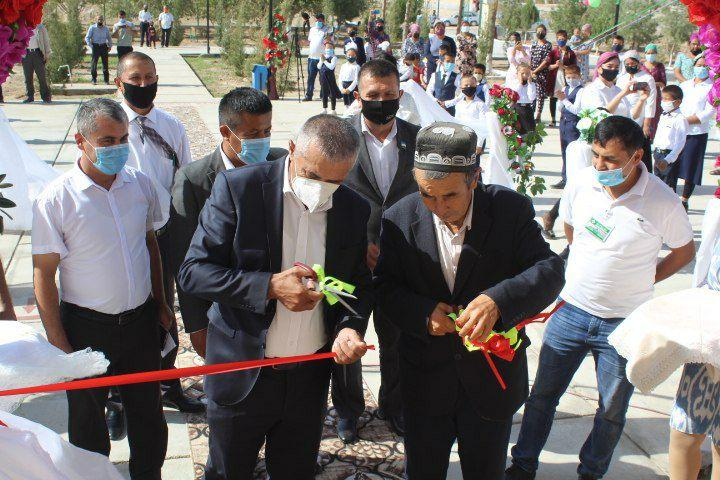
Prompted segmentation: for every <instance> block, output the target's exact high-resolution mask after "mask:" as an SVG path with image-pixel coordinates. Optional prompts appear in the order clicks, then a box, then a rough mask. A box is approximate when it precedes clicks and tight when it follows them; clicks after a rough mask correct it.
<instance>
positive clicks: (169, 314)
mask: <svg viewBox="0 0 720 480" xmlns="http://www.w3.org/2000/svg"><path fill="white" fill-rule="evenodd" d="M158 320H160V325H161V326H162V327H163V328H164V329H165V330H167V331H169V330H170V327H172V324H173V322H174V321H175V313H173V311H172V309H171V308H170V307H169V306H168V305H160V306H159V307H158Z"/></svg>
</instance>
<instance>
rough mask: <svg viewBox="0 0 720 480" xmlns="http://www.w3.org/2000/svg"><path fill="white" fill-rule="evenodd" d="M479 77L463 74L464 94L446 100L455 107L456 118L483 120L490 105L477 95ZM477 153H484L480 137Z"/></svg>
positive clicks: (448, 104)
mask: <svg viewBox="0 0 720 480" xmlns="http://www.w3.org/2000/svg"><path fill="white" fill-rule="evenodd" d="M477 87H478V82H477V79H476V78H475V77H474V76H472V75H463V76H462V78H461V79H460V91H461V92H462V96H460V97H457V98H456V99H454V100H451V101H449V102H445V105H446V106H454V107H455V118H457V119H458V120H474V121H478V120H483V119H484V118H485V113H487V111H488V107H487V105H486V104H485V102H483V101H482V100H480V99H479V98H478V97H477V96H476V93H477ZM475 153H477V154H481V153H482V140H481V139H480V137H478V145H477V147H476V150H475Z"/></svg>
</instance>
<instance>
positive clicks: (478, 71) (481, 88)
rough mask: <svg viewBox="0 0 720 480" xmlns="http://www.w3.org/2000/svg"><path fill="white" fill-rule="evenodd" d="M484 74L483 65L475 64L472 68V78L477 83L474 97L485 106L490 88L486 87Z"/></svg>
mask: <svg viewBox="0 0 720 480" xmlns="http://www.w3.org/2000/svg"><path fill="white" fill-rule="evenodd" d="M485 72H486V68H485V64H483V63H476V64H475V66H474V67H473V76H474V77H475V80H477V82H478V84H477V92H476V93H475V96H476V97H477V98H479V99H480V100H482V101H483V102H485V103H486V104H487V102H488V101H489V100H490V87H489V86H488V83H487V79H486V78H485Z"/></svg>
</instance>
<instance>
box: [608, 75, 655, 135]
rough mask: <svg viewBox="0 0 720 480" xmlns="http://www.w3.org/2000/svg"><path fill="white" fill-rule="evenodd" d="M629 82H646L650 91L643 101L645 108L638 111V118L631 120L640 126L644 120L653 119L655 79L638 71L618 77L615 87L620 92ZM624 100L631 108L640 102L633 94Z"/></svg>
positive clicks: (638, 96)
mask: <svg viewBox="0 0 720 480" xmlns="http://www.w3.org/2000/svg"><path fill="white" fill-rule="evenodd" d="M630 82H646V83H647V84H648V88H649V89H650V92H649V95H648V98H647V100H645V108H643V109H642V110H640V116H638V117H637V118H634V119H633V120H635V122H636V123H637V124H638V125H640V126H642V124H643V122H644V121H645V119H646V118H654V117H655V109H656V108H657V87H656V85H655V79H654V78H653V77H652V75H650V74H649V73H647V72H646V71H644V70H640V71H638V72H637V73H635V74H633V75H630V74H629V73H627V72H626V73H623V74H622V75H620V76H619V77H618V80H617V86H618V88H620V89H621V90H622V89H624V88H625V85H627V84H628V83H630ZM625 98H626V99H627V101H628V103H629V104H630V105H631V108H632V107H634V106H635V105H637V103H638V102H639V101H640V94H639V93H637V92H633V93H630V94H628V96H627V97H625Z"/></svg>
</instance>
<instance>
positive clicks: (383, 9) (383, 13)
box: [382, 0, 387, 20]
mask: <svg viewBox="0 0 720 480" xmlns="http://www.w3.org/2000/svg"><path fill="white" fill-rule="evenodd" d="M385 10H387V0H383V2H382V19H383V20H385Z"/></svg>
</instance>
